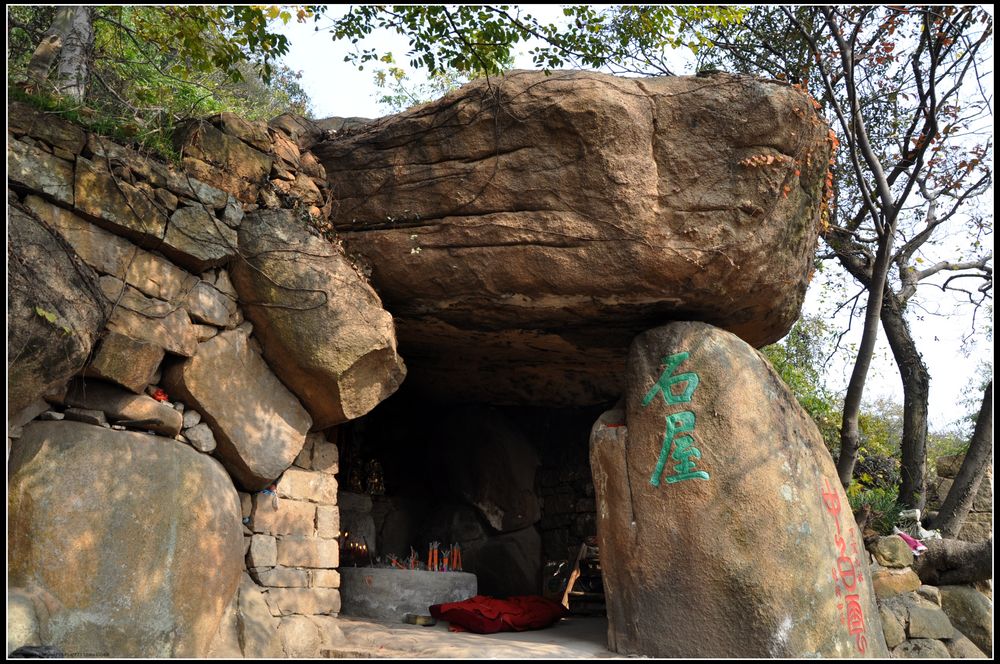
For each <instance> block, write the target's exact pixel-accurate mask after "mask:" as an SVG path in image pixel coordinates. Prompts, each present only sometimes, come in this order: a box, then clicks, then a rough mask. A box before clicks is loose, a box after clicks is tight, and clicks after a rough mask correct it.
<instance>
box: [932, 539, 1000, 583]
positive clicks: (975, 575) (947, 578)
mask: <svg viewBox="0 0 1000 664" xmlns="http://www.w3.org/2000/svg"><path fill="white" fill-rule="evenodd" d="M924 544H926V545H927V550H926V551H924V552H923V553H922V554H921V555H920V556H919V557H918V558H917V559H916V560H915V561H914V562H913V571H915V572H916V573H917V576H919V577H920V580H921V581H922V582H923V583H925V584H927V585H930V586H951V585H959V584H963V583H975V582H976V581H985V580H987V579H992V578H993V538H992V537H990V538H989V539H988V540H985V541H983V542H975V543H972V542H963V541H961V540H955V539H940V540H929V541H927V542H924Z"/></svg>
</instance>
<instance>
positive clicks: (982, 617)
mask: <svg viewBox="0 0 1000 664" xmlns="http://www.w3.org/2000/svg"><path fill="white" fill-rule="evenodd" d="M941 608H942V609H944V612H945V613H946V614H947V615H948V618H949V619H950V620H951V622H952V624H953V625H955V627H956V628H957V629H958V631H960V632H961V633H962V634H965V636H967V637H968V638H969V640H970V641H972V642H973V643H975V644H976V647H977V648H979V649H980V650H982V651H983V652H986V653H989V652H992V650H993V603H992V602H991V601H990V600H988V599H986V596H985V595H983V594H982V593H981V592H979V591H978V590H976V589H975V588H972V587H970V586H941Z"/></svg>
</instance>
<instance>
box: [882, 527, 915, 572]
mask: <svg viewBox="0 0 1000 664" xmlns="http://www.w3.org/2000/svg"><path fill="white" fill-rule="evenodd" d="M872 555H873V556H875V560H876V561H877V562H878V564H879V565H882V566H884V567H909V566H910V565H912V564H913V551H912V550H911V549H910V547H909V545H908V544H907V543H906V542H904V541H903V538H902V537H900V536H899V535H890V536H889V537H880V538H879V539H878V540H877V541H876V542H875V546H874V548H873V550H872Z"/></svg>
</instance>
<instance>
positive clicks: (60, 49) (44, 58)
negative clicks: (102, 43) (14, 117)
mask: <svg viewBox="0 0 1000 664" xmlns="http://www.w3.org/2000/svg"><path fill="white" fill-rule="evenodd" d="M92 11H93V10H92V9H91V8H90V7H83V6H75V5H73V6H67V7H60V8H59V10H58V11H57V12H56V16H55V18H54V19H53V20H52V26H51V27H50V28H49V31H48V32H47V33H46V34H45V36H44V37H42V41H41V42H40V43H39V44H38V47H37V48H35V52H34V53H33V54H32V56H31V61H30V62H29V63H28V80H29V82H30V83H31V84H32V86H33V87H34V88H35V89H44V87H45V85H44V84H45V81H46V80H47V79H48V77H49V72H50V71H51V70H52V67H53V65H55V66H56V77H55V92H56V93H57V94H60V95H66V96H68V97H70V98H72V99H74V100H76V101H83V96H84V94H85V92H86V81H87V63H88V58H89V55H90V49H91V46H92V44H93V42H94V26H93V15H92Z"/></svg>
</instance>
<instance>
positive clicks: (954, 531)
mask: <svg viewBox="0 0 1000 664" xmlns="http://www.w3.org/2000/svg"><path fill="white" fill-rule="evenodd" d="M992 461H993V381H992V380H991V381H990V383H989V385H987V386H986V391H985V393H984V394H983V405H982V406H981V407H980V408H979V416H978V417H976V430H975V431H974V432H973V433H972V440H971V441H969V451H968V452H966V453H965V460H964V461H962V467H961V468H960V469H959V471H958V475H957V476H956V477H955V481H954V483H953V484H952V485H951V490H949V491H948V497H947V498H945V499H944V505H942V506H941V509H940V510H939V511H938V515H937V517H936V518H935V519H934V521H933V525H934V527H935V528H937V529H938V530H940V531H941V534H942V535H944V536H945V537H955V536H956V535H958V532H959V531H960V530H961V529H962V524H963V523H964V522H965V516H966V515H967V514H968V513H969V509H970V508H971V507H972V502H973V501H974V500H975V498H976V494H977V493H979V484H980V482H981V481H982V479H983V475H985V474H986V469H987V468H988V467H989V465H990V464H991V463H992Z"/></svg>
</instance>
